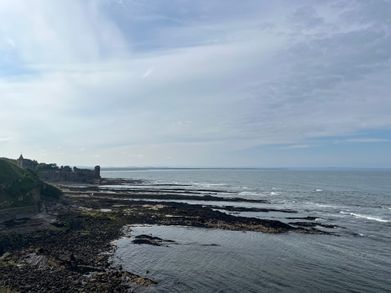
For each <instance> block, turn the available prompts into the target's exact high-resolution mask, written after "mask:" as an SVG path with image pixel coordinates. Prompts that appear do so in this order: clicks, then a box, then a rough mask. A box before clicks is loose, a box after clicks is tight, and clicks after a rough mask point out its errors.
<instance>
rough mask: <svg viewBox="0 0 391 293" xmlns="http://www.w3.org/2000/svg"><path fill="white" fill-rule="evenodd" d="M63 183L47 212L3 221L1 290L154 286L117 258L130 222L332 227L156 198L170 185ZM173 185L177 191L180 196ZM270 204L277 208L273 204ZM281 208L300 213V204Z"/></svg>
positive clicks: (280, 229)
mask: <svg viewBox="0 0 391 293" xmlns="http://www.w3.org/2000/svg"><path fill="white" fill-rule="evenodd" d="M119 182H120V184H129V182H126V181H124V180H121V181H119V180H112V181H110V180H109V179H105V182H104V183H105V185H108V184H113V185H114V184H119ZM131 182H132V184H134V183H135V182H134V181H131ZM138 183H139V182H138ZM136 184H137V182H136ZM59 186H60V188H62V190H63V192H64V198H63V200H62V201H61V202H59V203H56V204H54V203H53V204H52V205H51V206H48V207H47V214H45V215H41V217H36V218H32V219H24V220H19V221H8V222H7V223H5V224H4V223H3V226H2V227H1V228H0V292H1V290H3V291H4V290H10V291H9V292H13V291H12V290H14V291H15V292H47V291H50V292H63V291H76V292H132V291H133V290H135V289H136V288H138V287H140V286H142V287H145V286H153V285H154V284H155V281H154V280H151V279H149V278H146V277H144V276H138V275H136V274H132V273H130V272H126V271H124V270H123V269H122V268H121V267H115V266H114V265H113V264H112V263H111V262H110V255H111V253H112V252H113V249H114V248H113V245H112V244H111V243H112V241H114V240H116V239H118V238H119V237H121V236H122V227H124V226H126V225H131V224H158V225H180V226H193V227H202V228H212V229H226V230H234V231H256V232H264V233H284V232H290V231H292V232H299V233H309V234H325V233H328V232H326V231H323V230H320V229H318V227H319V225H317V224H316V223H315V222H306V223H303V222H296V223H297V225H290V224H287V223H283V222H281V221H277V220H269V219H258V218H250V217H240V216H234V215H231V214H229V213H226V212H222V211H220V210H218V209H221V208H222V209H224V206H223V207H220V206H213V205H209V206H208V205H202V204H188V203H184V202H174V201H164V202H162V201H155V200H154V199H155V198H157V197H158V196H161V197H160V198H164V199H167V194H166V193H167V190H164V188H162V189H161V190H160V192H157V190H156V189H148V190H149V192H150V193H153V191H155V192H156V194H155V195H153V196H147V197H146V198H143V197H142V196H140V194H145V190H144V191H143V192H138V193H132V191H129V190H126V191H118V190H117V189H115V188H113V189H110V188H107V187H105V189H104V190H103V191H101V190H100V188H99V186H97V185H91V186H83V187H77V186H72V185H68V186H66V185H59ZM186 191H187V190H181V194H179V195H176V196H179V197H181V199H184V197H185V198H186V199H188V198H187V196H190V198H191V197H194V196H195V195H194V192H200V193H202V194H203V195H201V196H198V195H197V197H203V198H204V200H205V201H209V200H210V201H219V200H220V199H221V201H223V200H222V199H224V201H227V202H233V201H236V202H251V200H249V199H243V198H221V197H218V196H213V195H209V194H206V195H205V194H204V193H205V192H206V191H205V190H201V191H190V192H191V195H186ZM170 192H171V191H169V196H171V195H172V193H170ZM150 193H148V194H150ZM183 193H184V194H183ZM102 194H103V195H102ZM132 194H133V195H135V198H132V200H124V197H126V196H132ZM170 194H171V195H170ZM216 199H217V200H216ZM232 199H233V200H232ZM190 200H191V199H190ZM198 200H199V199H198ZM262 202H263V203H264V202H265V201H262ZM217 208H218V209H217ZM225 209H226V210H227V211H241V212H243V211H261V212H269V210H268V209H267V208H246V207H234V206H226V207H225ZM270 211H276V209H273V208H271V209H270ZM277 211H280V212H285V213H295V211H292V210H283V209H282V210H277ZM292 219H294V218H292ZM309 219H312V218H309ZM311 223H312V224H311ZM326 228H331V227H326ZM167 241H168V242H169V241H170V240H164V239H157V238H153V237H152V238H151V237H150V236H148V235H142V237H138V238H137V239H135V243H137V244H150V245H161V244H162V243H164V242H167ZM5 292H7V291H5Z"/></svg>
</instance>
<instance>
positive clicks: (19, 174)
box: [0, 158, 61, 209]
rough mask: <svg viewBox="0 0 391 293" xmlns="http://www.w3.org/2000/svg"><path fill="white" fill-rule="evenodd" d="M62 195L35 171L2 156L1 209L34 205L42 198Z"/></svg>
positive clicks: (55, 197) (0, 172)
mask: <svg viewBox="0 0 391 293" xmlns="http://www.w3.org/2000/svg"><path fill="white" fill-rule="evenodd" d="M34 192H35V193H38V194H39V195H40V198H37V196H34ZM60 195H61V192H60V191H59V190H58V189H56V188H55V187H53V186H51V185H48V184H46V183H44V182H42V181H41V180H40V179H39V178H38V176H37V175H36V174H35V173H33V172H31V171H29V170H24V169H21V168H19V167H18V166H17V165H16V164H15V162H14V161H12V160H9V159H3V158H0V209H2V208H11V207H20V206H29V205H34V204H37V202H38V201H39V200H41V199H43V200H50V199H57V198H59V197H60Z"/></svg>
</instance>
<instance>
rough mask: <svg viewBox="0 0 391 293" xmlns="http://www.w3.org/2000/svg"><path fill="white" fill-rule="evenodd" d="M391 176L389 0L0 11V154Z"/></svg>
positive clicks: (202, 0)
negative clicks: (387, 171) (377, 170)
mask: <svg viewBox="0 0 391 293" xmlns="http://www.w3.org/2000/svg"><path fill="white" fill-rule="evenodd" d="M21 153H23V155H24V157H27V158H33V159H37V160H38V161H43V162H56V163H58V164H61V165H62V164H69V165H78V166H80V165H85V166H92V165H96V164H100V165H102V166H121V167H124V166H139V167H142V166H157V167H159V166H167V167H371V168H373V167H381V168H383V167H386V168H388V167H391V1H390V0H362V1H361V0H322V1H319V0H316V1H315V0H313V1H311V0H284V1H283V0H273V1H269V0H242V1H237V0H197V1H194V0H144V1H142V0H56V1H53V0H12V1H11V0H0V157H1V156H4V157H11V158H16V157H18V156H19V155H20V154H21Z"/></svg>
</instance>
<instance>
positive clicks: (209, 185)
mask: <svg viewBox="0 0 391 293" xmlns="http://www.w3.org/2000/svg"><path fill="white" fill-rule="evenodd" d="M192 185H194V186H201V187H215V186H226V185H227V184H226V183H207V182H192Z"/></svg>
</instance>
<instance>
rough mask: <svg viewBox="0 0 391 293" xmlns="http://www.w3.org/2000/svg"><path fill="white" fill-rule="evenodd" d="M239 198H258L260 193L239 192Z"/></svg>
mask: <svg viewBox="0 0 391 293" xmlns="http://www.w3.org/2000/svg"><path fill="white" fill-rule="evenodd" d="M238 195H239V196H254V195H255V196H260V195H262V194H261V193H258V192H255V191H242V192H239V194H238Z"/></svg>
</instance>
